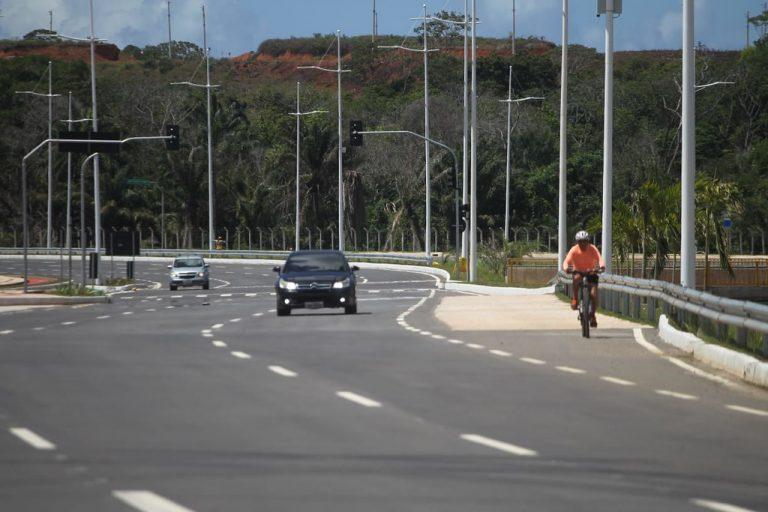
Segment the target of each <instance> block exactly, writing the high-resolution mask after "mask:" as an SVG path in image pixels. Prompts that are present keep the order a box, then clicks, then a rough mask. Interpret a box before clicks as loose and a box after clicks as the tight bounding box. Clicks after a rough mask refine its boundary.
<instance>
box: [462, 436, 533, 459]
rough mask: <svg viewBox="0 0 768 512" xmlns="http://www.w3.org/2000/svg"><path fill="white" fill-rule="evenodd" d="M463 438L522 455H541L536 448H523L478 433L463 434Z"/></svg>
mask: <svg viewBox="0 0 768 512" xmlns="http://www.w3.org/2000/svg"><path fill="white" fill-rule="evenodd" d="M461 438H462V439H464V440H465V441H469V442H470V443H477V444H481V445H483V446H487V447H489V448H495V449H496V450H501V451H502V452H506V453H511V454H513V455H519V456H520V457H536V456H538V455H539V454H538V452H536V451H534V450H529V449H528V448H523V447H522V446H517V445H514V444H510V443H505V442H503V441H497V440H496V439H491V438H490V437H485V436H480V435H477V434H461Z"/></svg>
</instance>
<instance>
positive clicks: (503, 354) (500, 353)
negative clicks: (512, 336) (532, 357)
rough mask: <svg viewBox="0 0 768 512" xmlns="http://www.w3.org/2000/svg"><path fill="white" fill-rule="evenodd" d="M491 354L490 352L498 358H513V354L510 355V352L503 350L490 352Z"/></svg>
mask: <svg viewBox="0 0 768 512" xmlns="http://www.w3.org/2000/svg"><path fill="white" fill-rule="evenodd" d="M489 352H490V353H491V354H493V355H496V356H501V357H509V356H511V355H512V354H510V353H509V352H505V351H503V350H490V351H489Z"/></svg>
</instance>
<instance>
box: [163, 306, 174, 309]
mask: <svg viewBox="0 0 768 512" xmlns="http://www.w3.org/2000/svg"><path fill="white" fill-rule="evenodd" d="M175 307H176V306H165V309H173V308H175Z"/></svg>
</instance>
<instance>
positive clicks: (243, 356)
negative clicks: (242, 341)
mask: <svg viewBox="0 0 768 512" xmlns="http://www.w3.org/2000/svg"><path fill="white" fill-rule="evenodd" d="M230 354H232V355H233V356H235V357H237V358H239V359H250V358H251V356H250V354H246V353H245V352H240V351H238V350H233V351H232V352H230Z"/></svg>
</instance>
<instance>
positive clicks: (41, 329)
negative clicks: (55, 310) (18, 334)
mask: <svg viewBox="0 0 768 512" xmlns="http://www.w3.org/2000/svg"><path fill="white" fill-rule="evenodd" d="M32 330H33V331H44V330H45V327H35V328H33V329H32Z"/></svg>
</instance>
